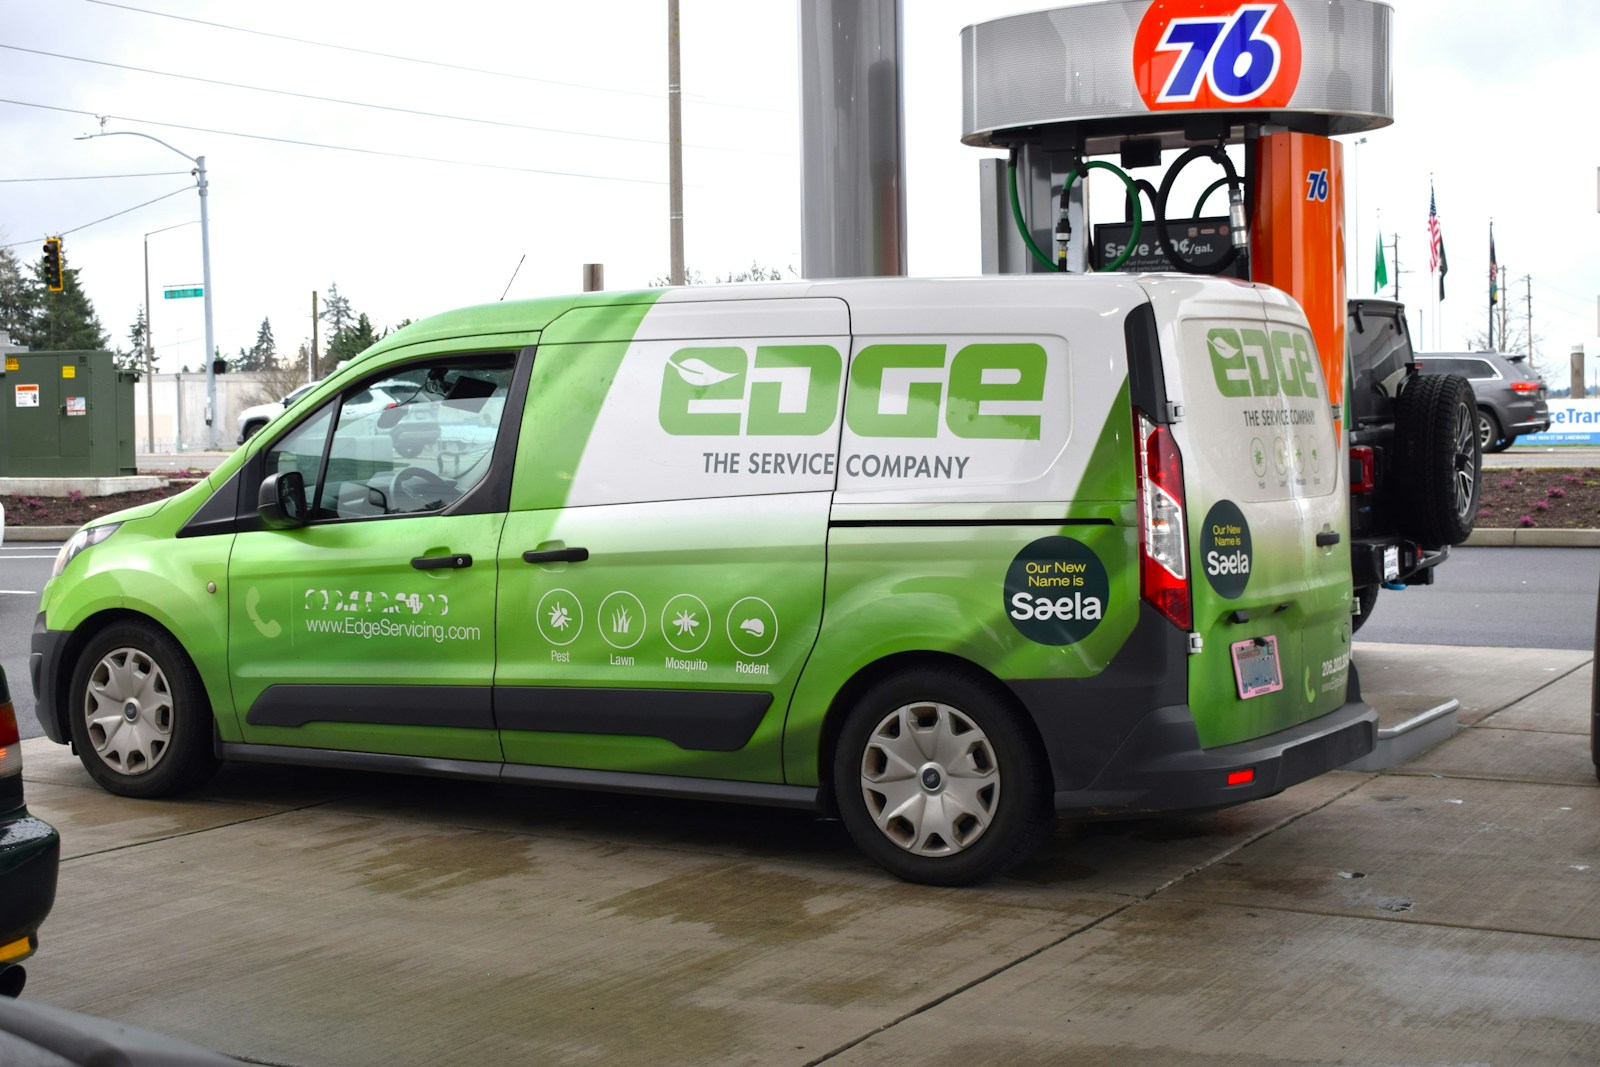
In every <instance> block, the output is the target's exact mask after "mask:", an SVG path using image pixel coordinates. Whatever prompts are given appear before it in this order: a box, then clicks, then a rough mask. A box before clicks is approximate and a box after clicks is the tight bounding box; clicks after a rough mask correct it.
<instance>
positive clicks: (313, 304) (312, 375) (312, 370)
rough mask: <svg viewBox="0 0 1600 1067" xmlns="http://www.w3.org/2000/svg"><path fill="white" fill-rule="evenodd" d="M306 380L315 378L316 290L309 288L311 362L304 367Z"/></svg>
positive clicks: (310, 380) (312, 380)
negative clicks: (306, 375)
mask: <svg viewBox="0 0 1600 1067" xmlns="http://www.w3.org/2000/svg"><path fill="white" fill-rule="evenodd" d="M306 372H307V373H308V374H309V375H310V377H309V378H307V379H306V381H308V382H314V381H316V380H317V291H316V290H315V289H313V290H311V363H310V365H309V366H307V367H306Z"/></svg>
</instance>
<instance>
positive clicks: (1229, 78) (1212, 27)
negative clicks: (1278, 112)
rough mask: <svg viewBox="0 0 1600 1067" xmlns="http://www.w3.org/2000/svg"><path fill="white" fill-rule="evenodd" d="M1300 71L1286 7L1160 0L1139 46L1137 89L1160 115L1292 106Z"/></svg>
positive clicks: (1275, 2) (1296, 31)
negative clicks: (1164, 112) (1165, 0)
mask: <svg viewBox="0 0 1600 1067" xmlns="http://www.w3.org/2000/svg"><path fill="white" fill-rule="evenodd" d="M1300 65H1301V51H1300V28H1299V26H1298V25H1296V23H1295V20H1294V14H1293V13H1292V12H1291V11H1290V10H1289V8H1288V6H1287V3H1286V2H1285V0H1258V2H1256V3H1241V2H1240V0H1186V2H1185V0H1176V2H1167V3H1163V2H1159V0H1158V2H1154V3H1152V4H1151V5H1150V7H1149V8H1147V9H1146V11H1145V15H1144V18H1143V19H1142V20H1141V21H1140V23H1139V29H1138V31H1137V32H1136V33H1135V34H1134V39H1133V74H1134V83H1135V85H1136V86H1137V87H1138V90H1139V95H1140V96H1141V97H1142V98H1143V100H1144V102H1145V106H1146V107H1148V108H1150V110H1152V111H1167V110H1186V111H1188V110H1204V109H1222V108H1231V109H1237V108H1240V107H1250V108H1275V107H1285V106H1287V105H1288V103H1289V100H1290V98H1291V97H1292V96H1293V95H1294V91H1295V88H1296V87H1297V85H1298V84H1299V81H1300Z"/></svg>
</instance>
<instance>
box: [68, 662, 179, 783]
mask: <svg viewBox="0 0 1600 1067" xmlns="http://www.w3.org/2000/svg"><path fill="white" fill-rule="evenodd" d="M83 716H84V720H85V722H87V724H88V727H89V744H90V745H92V746H93V747H94V750H95V753H96V754H97V755H98V756H99V757H100V758H101V759H102V760H104V761H105V763H106V766H108V767H110V768H111V769H112V770H114V771H117V772H118V773H120V774H130V775H131V774H144V773H145V772H147V771H149V770H151V769H152V768H154V767H155V766H156V765H157V764H158V763H160V762H161V757H162V756H164V755H166V751H167V746H168V744H170V743H171V741H172V694H171V692H170V691H169V690H168V688H167V676H166V675H165V674H164V673H162V670H161V667H160V666H159V665H158V664H157V663H156V661H155V660H153V659H151V658H150V656H149V655H147V654H146V653H144V652H141V651H140V650H139V649H136V648H119V649H115V650H113V651H111V652H108V653H106V654H105V656H103V657H102V658H101V660H100V662H99V663H97V664H95V667H94V670H93V671H91V672H90V673H89V686H88V689H87V691H86V692H85V693H84V696H83Z"/></svg>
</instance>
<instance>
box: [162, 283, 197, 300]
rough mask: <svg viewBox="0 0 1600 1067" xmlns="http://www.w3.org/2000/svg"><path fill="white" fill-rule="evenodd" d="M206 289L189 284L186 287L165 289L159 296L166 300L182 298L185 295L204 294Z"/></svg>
mask: <svg viewBox="0 0 1600 1067" xmlns="http://www.w3.org/2000/svg"><path fill="white" fill-rule="evenodd" d="M205 295H206V291H205V289H204V288H202V287H201V286H198V285H195V286H190V287H189V288H187V289H166V290H163V291H162V293H161V296H162V298H163V299H166V300H182V299H183V298H184V297H186V296H205Z"/></svg>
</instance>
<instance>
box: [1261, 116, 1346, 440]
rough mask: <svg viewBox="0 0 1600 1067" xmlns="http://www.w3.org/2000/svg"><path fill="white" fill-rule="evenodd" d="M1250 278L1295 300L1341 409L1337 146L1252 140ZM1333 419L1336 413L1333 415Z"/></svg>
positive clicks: (1324, 141)
mask: <svg viewBox="0 0 1600 1067" xmlns="http://www.w3.org/2000/svg"><path fill="white" fill-rule="evenodd" d="M1255 190H1256V192H1255V201H1256V202H1255V211H1254V215H1253V216H1252V217H1251V220H1250V278H1251V280H1252V281H1257V282H1264V283H1266V284H1267V285H1271V286H1274V287H1275V288H1278V289H1282V290H1283V291H1284V292H1286V293H1288V294H1289V295H1290V296H1292V297H1294V298H1295V299H1296V300H1298V301H1299V302H1300V306H1301V307H1302V308H1303V309H1305V313H1306V319H1307V320H1308V321H1309V322H1310V323H1311V333H1312V336H1313V337H1314V338H1315V339H1316V342H1317V356H1318V358H1319V359H1320V360H1321V361H1322V373H1323V376H1324V377H1325V378H1326V379H1327V382H1328V396H1329V400H1330V401H1331V402H1332V403H1333V405H1334V408H1335V411H1342V410H1343V407H1344V364H1345V351H1344V324H1345V294H1344V146H1343V145H1341V144H1339V143H1338V142H1336V141H1332V140H1330V139H1328V138H1326V137H1318V136H1316V135H1314V134H1305V133H1274V134H1269V135H1267V136H1265V137H1262V138H1261V139H1260V140H1259V141H1258V142H1257V143H1256V182H1255ZM1336 417H1337V416H1336Z"/></svg>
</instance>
